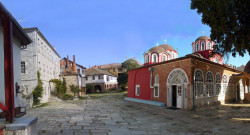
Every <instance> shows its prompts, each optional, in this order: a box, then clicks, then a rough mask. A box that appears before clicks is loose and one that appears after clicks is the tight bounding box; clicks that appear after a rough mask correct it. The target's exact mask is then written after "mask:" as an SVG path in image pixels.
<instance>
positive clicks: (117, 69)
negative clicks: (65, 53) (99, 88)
mask: <svg viewBox="0 0 250 135" xmlns="http://www.w3.org/2000/svg"><path fill="white" fill-rule="evenodd" d="M90 68H96V69H101V70H105V71H108V72H110V73H112V74H114V75H116V76H118V74H119V73H123V68H122V63H112V64H105V65H98V66H93V67H90Z"/></svg>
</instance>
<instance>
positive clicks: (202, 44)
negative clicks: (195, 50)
mask: <svg viewBox="0 0 250 135" xmlns="http://www.w3.org/2000/svg"><path fill="white" fill-rule="evenodd" d="M201 50H202V51H204V50H205V42H201Z"/></svg>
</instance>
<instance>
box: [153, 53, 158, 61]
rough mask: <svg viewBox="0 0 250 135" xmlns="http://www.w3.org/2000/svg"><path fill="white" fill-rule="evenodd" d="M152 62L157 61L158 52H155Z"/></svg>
mask: <svg viewBox="0 0 250 135" xmlns="http://www.w3.org/2000/svg"><path fill="white" fill-rule="evenodd" d="M152 62H157V54H153V61H152Z"/></svg>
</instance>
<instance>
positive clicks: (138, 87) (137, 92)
mask: <svg viewBox="0 0 250 135" xmlns="http://www.w3.org/2000/svg"><path fill="white" fill-rule="evenodd" d="M135 95H136V96H139V95H140V85H136V87H135Z"/></svg>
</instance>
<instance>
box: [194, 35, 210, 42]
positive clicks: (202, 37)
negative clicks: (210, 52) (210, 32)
mask: <svg viewBox="0 0 250 135" xmlns="http://www.w3.org/2000/svg"><path fill="white" fill-rule="evenodd" d="M208 39H210V40H211V38H210V37H208V36H200V37H198V38H197V39H196V40H195V41H197V40H208Z"/></svg>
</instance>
